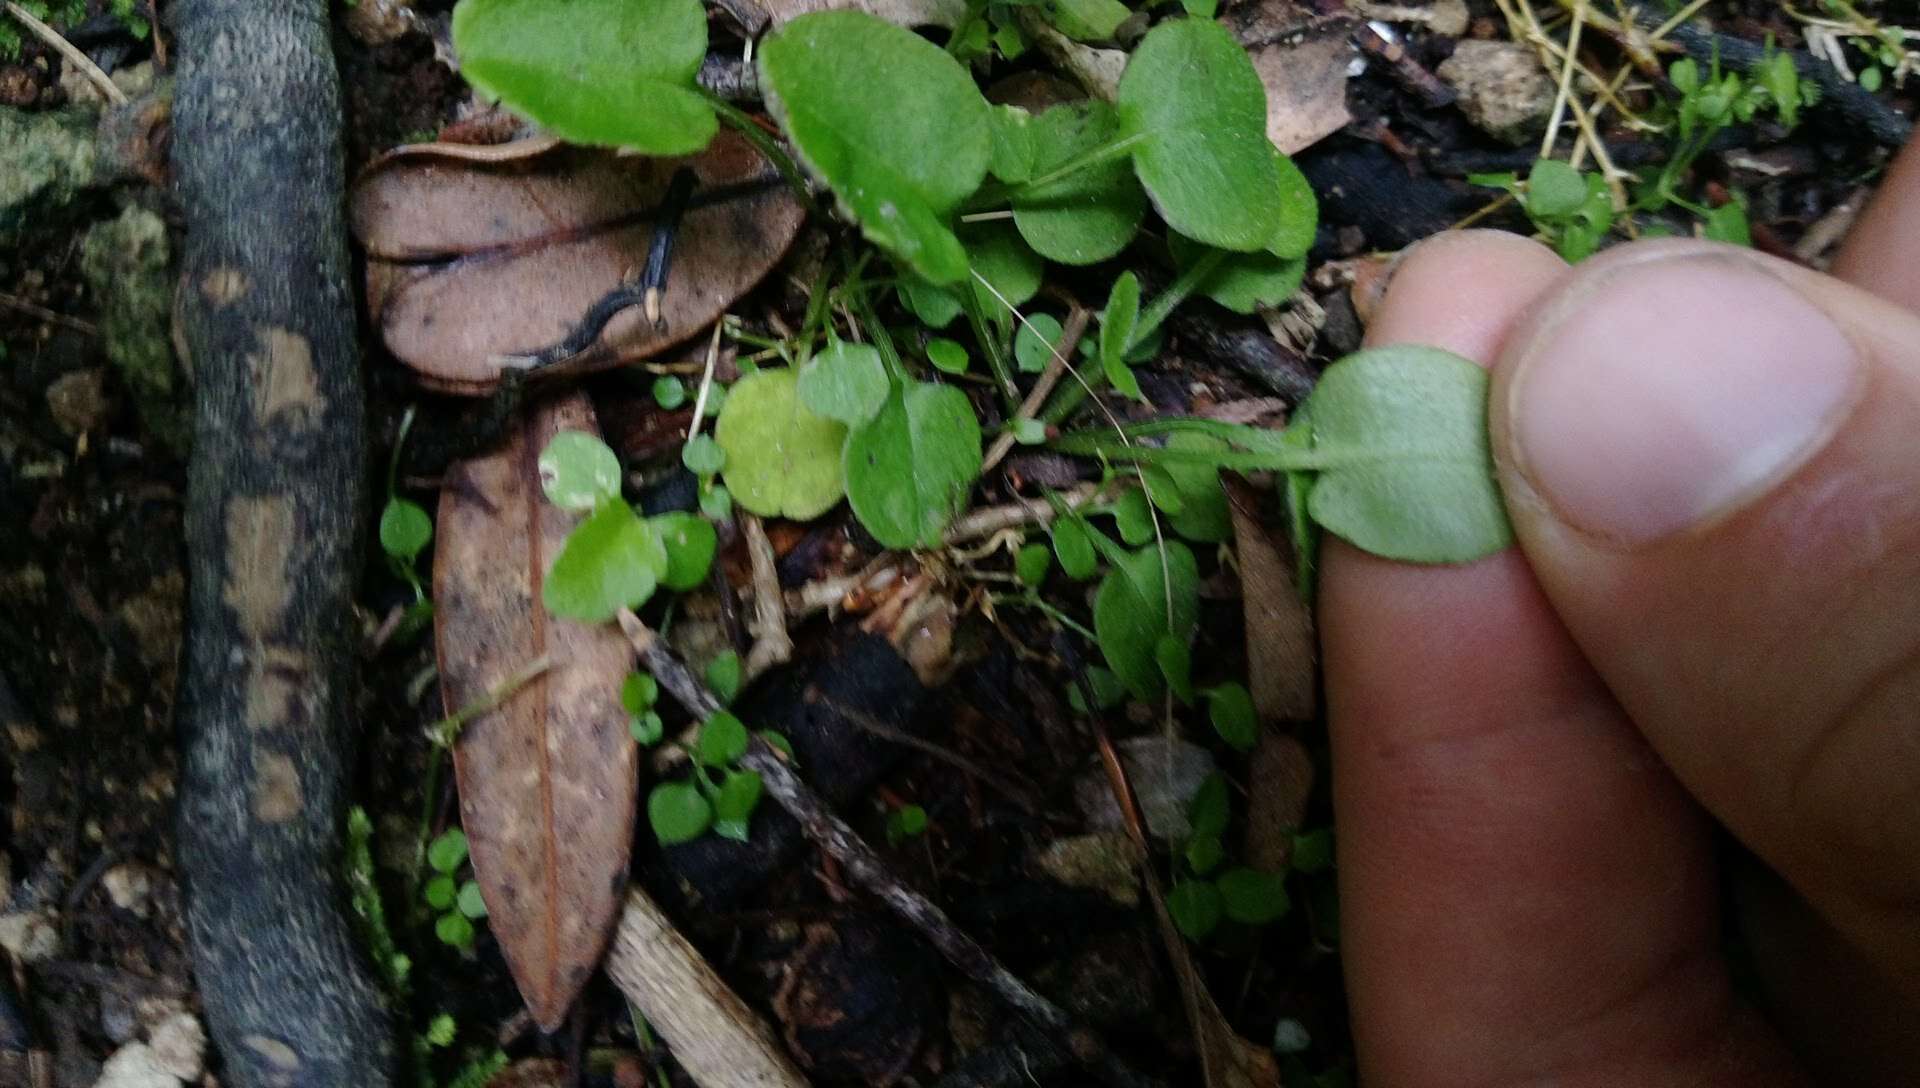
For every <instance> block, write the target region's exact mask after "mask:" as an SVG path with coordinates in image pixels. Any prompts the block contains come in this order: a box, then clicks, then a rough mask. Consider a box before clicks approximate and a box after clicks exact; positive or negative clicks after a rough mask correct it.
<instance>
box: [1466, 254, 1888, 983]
mask: <svg viewBox="0 0 1920 1088" xmlns="http://www.w3.org/2000/svg"><path fill="white" fill-rule="evenodd" d="M1493 398H1494V399H1493V428H1494V443H1495V449H1496V450H1497V451H1498V453H1497V456H1498V458H1499V460H1500V472H1501V477H1502V482H1503V484H1504V486H1505V488H1506V492H1507V496H1508V504H1509V507H1510V509H1511V512H1512V514H1513V519H1514V525H1515V530H1516V532H1517V534H1518V537H1519V540H1520V542H1521V546H1522V547H1523V548H1524V550H1525V552H1526V554H1527V557H1528V559H1529V561H1530V562H1531V563H1532V564H1533V567H1534V570H1535V571H1536V573H1537V574H1538V575H1539V579H1540V582H1541V584H1542V586H1543V587H1544V588H1545V590H1546V593H1547V595H1548V597H1549V599H1550V600H1551V602H1552V604H1553V606H1554V608H1555V610H1556V611H1557V612H1559V614H1560V615H1561V617H1562V619H1563V620H1564V621H1565V623H1566V625H1567V627H1568V629H1569V630H1570V631H1571V632H1572V634H1573V636H1574V638H1575V640H1576V641H1577V642H1578V643H1579V644H1580V646H1581V648H1582V649H1583V650H1584V651H1585V652H1586V654H1587V656H1588V657H1589V659H1590V660H1591V661H1592V663H1593V665H1594V667H1595V669H1596V670H1597V671H1598V672H1599V674H1600V676H1601V677H1602V678H1603V679H1604V680H1605V681H1606V683H1607V685H1608V687H1609V688H1611V689H1612V691H1613V693H1614V695H1615V696H1616V698H1618V699H1619V701H1620V703H1621V704H1622V706H1623V707H1624V708H1625V709H1626V710H1627V712H1628V714H1629V715H1630V716H1631V717H1632V718H1633V719H1634V721H1635V723H1636V724H1637V725H1638V726H1639V728H1640V729H1641V730H1642V731H1643V732H1644V733H1645V734H1646V736H1647V738H1648V740H1649V741H1650V742H1651V743H1652V744H1653V746H1654V747H1655V748H1656V749H1657V750H1658V751H1659V752H1660V753H1661V755H1662V756H1663V757H1664V758H1665V760H1666V761H1667V763H1668V764H1669V765H1671V766H1672V768H1673V769H1674V771H1675V773H1676V774H1677V775H1678V776H1679V778H1680V779H1681V781H1682V783H1683V784H1684V785H1685V786H1686V787H1687V788H1688V790H1690V791H1691V792H1692V793H1693V794H1694V795H1695V796H1696V797H1698V798H1699V799H1700V801H1701V802H1702V803H1703V804H1705V805H1706V807H1707V808H1708V809H1709V810H1711V811H1712V812H1713V813H1714V814H1715V815H1716V816H1717V817H1719V819H1720V820H1721V821H1722V822H1723V823H1725V824H1726V825H1727V826H1728V827H1729V828H1730V829H1731V830H1732V831H1733V832H1734V834H1735V835H1737V836H1738V837H1740V838H1741V839H1742V840H1743V841H1745V843H1746V844H1747V845H1748V846H1749V847H1750V848H1751V849H1753V851H1754V852H1755V853H1757V854H1758V855H1760V857H1762V858H1763V859H1765V860H1766V861H1767V862H1769V863H1770V864H1771V865H1772V866H1773V867H1774V868H1775V869H1777V870H1778V871H1779V872H1780V873H1781V874H1782V875H1783V876H1785V877H1786V878H1787V879H1788V880H1789V881H1790V882H1792V883H1793V884H1794V885H1795V886H1796V887H1797V888H1798V890H1799V891H1800V893H1801V894H1802V895H1803V896H1805V897H1806V899H1807V900H1808V901H1809V902H1810V903H1811V904H1812V905H1813V906H1814V907H1815V908H1816V909H1818V910H1820V911H1821V912H1822V913H1823V914H1824V915H1826V917H1827V918H1828V919H1829V920H1830V921H1831V922H1832V923H1833V925H1834V926H1835V927H1836V928H1837V929H1838V930H1839V931H1840V932H1841V933H1842V934H1843V935H1845V936H1846V937H1848V938H1849V939H1851V940H1852V941H1853V942H1854V943H1855V944H1857V945H1858V946H1859V947H1860V948H1861V950H1862V951H1863V952H1865V953H1866V954H1867V955H1868V956H1869V957H1870V958H1872V959H1873V960H1875V961H1877V962H1878V963H1880V964H1881V965H1883V967H1885V968H1886V969H1887V970H1888V971H1889V973H1890V974H1891V976H1892V977H1893V979H1894V980H1895V981H1896V982H1897V983H1898V984H1899V985H1900V986H1901V987H1902V988H1904V989H1906V990H1907V991H1908V992H1910V993H1915V994H1920V940H1916V934H1920V316H1915V315H1914V314H1911V313H1909V312H1907V311H1905V310H1901V309H1899V308H1897V307H1895V306H1893V305H1891V304H1889V303H1887V302H1884V301H1882V300H1880V299H1877V298H1875V297H1873V296H1871V295H1869V294H1867V293H1866V292H1864V291H1861V290H1859V289H1857V288H1853V287H1850V286H1847V285H1846V284H1843V283H1841V282H1839V281H1837V280H1833V279H1829V278H1827V277H1825V276H1821V275H1818V274H1815V273H1812V272H1807V271H1805V270H1803V269H1799V268H1796V267H1793V266H1791V265H1787V264H1785V263H1783V262H1779V261H1775V260H1771V259H1769V258H1765V257H1762V256H1759V255H1757V254H1754V253H1751V252H1748V251H1745V250H1736V249H1731V248H1727V247H1721V246H1715V245H1711V244H1708V243H1701V242H1693V241H1675V242H1658V243H1648V244H1644V245H1634V246H1627V247H1623V248H1621V249H1620V250H1617V251H1614V252H1612V253H1609V254H1607V255H1605V256H1603V257H1600V258H1597V259H1595V260H1593V261H1589V262H1587V263H1585V264H1583V265H1581V266H1580V267H1579V269H1578V270H1577V272H1576V274H1574V275H1573V276H1571V277H1569V279H1568V281H1567V282H1566V283H1565V284H1564V285H1562V286H1561V287H1559V288H1558V289H1556V291H1555V292H1554V294H1553V296H1552V297H1551V298H1550V299H1548V300H1547V301H1546V302H1545V303H1544V304H1543V305H1542V306H1541V307H1540V308H1539V309H1537V310H1536V311H1535V312H1534V316H1533V317H1532V318H1531V319H1530V320H1529V321H1528V322H1527V323H1526V324H1525V325H1524V326H1523V327H1522V328H1521V329H1520V330H1519V331H1518V332H1517V333H1516V335H1515V336H1514V337H1513V338H1512V339H1510V340H1509V341H1508V347H1507V349H1506V351H1505V352H1504V353H1503V356H1502V359H1501V361H1500V364H1499V366H1498V367H1497V368H1496V376H1495V387H1494V393H1493Z"/></svg>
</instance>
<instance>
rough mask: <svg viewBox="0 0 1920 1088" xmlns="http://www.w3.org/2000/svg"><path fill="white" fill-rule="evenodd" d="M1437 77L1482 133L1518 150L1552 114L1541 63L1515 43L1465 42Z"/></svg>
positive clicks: (1547, 81)
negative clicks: (1451, 89)
mask: <svg viewBox="0 0 1920 1088" xmlns="http://www.w3.org/2000/svg"><path fill="white" fill-rule="evenodd" d="M1437 73H1438V75H1439V76H1440V78H1441V79H1443V80H1445V81H1446V83H1447V85H1448V86H1450V87H1452V88H1453V89H1454V90H1456V91H1459V92H1460V111H1461V112H1462V113H1465V114H1466V115H1467V120H1469V121H1472V122H1473V123H1474V125H1475V126H1477V127H1478V128H1480V129H1481V131H1483V132H1485V133H1487V134H1488V135H1490V136H1492V137H1494V138H1495V139H1498V140H1504V141H1506V142H1507V143H1510V144H1514V145H1516V146H1517V145H1519V144H1523V143H1525V142H1526V141H1527V140H1528V139H1529V138H1531V137H1532V136H1534V135H1535V134H1537V133H1538V132H1539V131H1540V129H1541V127H1542V125H1543V124H1544V123H1545V122H1546V119H1547V115H1548V114H1549V113H1551V112H1552V111H1553V99H1554V85H1553V79H1552V77H1550V76H1548V74H1547V70H1546V69H1545V68H1543V67H1541V66H1540V58H1539V56H1538V55H1537V54H1535V53H1534V51H1533V49H1532V48H1531V47H1529V46H1525V45H1521V44H1519V43H1517V42H1479V41H1464V42H1461V43H1460V44H1459V45H1458V46H1456V47H1455V48H1454V51H1453V56H1451V57H1449V58H1447V61H1446V63H1444V64H1442V65H1440V67H1439V68H1438V69H1437Z"/></svg>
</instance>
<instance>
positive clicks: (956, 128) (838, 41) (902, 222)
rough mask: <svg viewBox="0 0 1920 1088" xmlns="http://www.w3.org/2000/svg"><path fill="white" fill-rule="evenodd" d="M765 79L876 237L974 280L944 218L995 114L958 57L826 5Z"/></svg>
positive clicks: (979, 172)
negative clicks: (968, 274)
mask: <svg viewBox="0 0 1920 1088" xmlns="http://www.w3.org/2000/svg"><path fill="white" fill-rule="evenodd" d="M569 21H571V20H569ZM760 85H761V87H762V88H764V90H765V93H766V96H767V105H768V106H769V107H770V108H771V109H772V110H773V112H774V115H775V116H776V117H778V118H779V119H780V122H781V127H782V128H784V129H785V130H786V132H787V135H788V136H789V137H790V138H791V139H792V140H793V143H794V146H795V148H796V149H797V150H798V151H799V152H800V155H801V157H802V158H803V159H804V160H805V161H806V163H807V165H808V166H809V167H810V168H811V169H812V170H813V171H814V172H815V173H817V174H819V175H820V176H821V177H822V178H823V179H825V180H826V182H827V184H828V185H829V186H830V187H831V188H832V189H833V192H834V195H835V196H837V197H839V198H840V202H841V204H842V205H843V206H844V207H845V208H846V209H847V210H848V211H849V212H850V213H851V214H852V216H853V218H854V219H855V220H857V221H858V222H859V224H860V228H861V231H862V232H863V233H864V234H865V235H866V236H867V238H868V239H870V240H871V241H873V242H874V243H875V244H876V245H878V246H880V247H881V248H883V249H886V250H887V251H889V252H890V253H892V254H894V255H895V256H896V257H899V258H900V259H901V260H903V261H905V262H906V263H908V264H909V265H911V266H913V268H914V270H915V271H916V272H918V273H919V274H920V275H921V276H923V277H924V278H926V279H927V280H928V281H930V282H933V283H936V284H945V283H955V282H957V281H959V280H961V279H963V278H965V276H966V273H967V258H966V254H965V253H964V252H963V251H962V250H961V248H960V242H959V240H958V239H957V238H955V237H954V235H953V232H952V230H951V229H949V227H948V225H947V218H948V216H949V215H950V214H951V213H952V212H953V210H954V208H955V207H956V206H958V205H959V203H960V202H961V201H962V200H964V199H966V198H967V197H968V196H970V195H972V194H973V191H974V190H975V189H977V188H979V187H980V182H981V180H982V179H983V178H985V176H986V172H987V163H988V161H989V159H990V157H991V154H992V135H991V118H992V111H991V110H990V109H989V108H988V106H987V101H986V99H984V98H982V97H981V96H980V91H979V89H978V88H976V87H975V86H974V83H973V78H972V77H971V76H970V75H968V74H967V70H966V69H965V68H963V67H961V65H960V63H959V62H958V61H956V60H954V59H953V58H952V57H951V56H949V55H948V54H947V53H946V52H945V51H944V50H942V49H941V48H940V47H939V46H936V45H934V44H933V43H932V42H929V41H927V40H926V39H925V38H922V37H920V36H919V35H918V34H915V33H913V32H912V31H910V30H905V29H902V28H900V27H897V26H892V25H890V24H888V23H885V22H882V21H881V20H879V19H877V18H875V17H873V16H871V15H867V14H864V13H862V12H855V11H827V12H817V13H813V14H808V15H802V16H800V17H799V18H797V19H794V20H793V21H791V22H789V23H787V25H786V26H784V27H782V28H780V29H779V30H776V31H774V32H773V33H772V34H771V35H769V36H768V37H767V38H766V39H765V40H764V42H763V43H762V45H761V47H760ZM736 490H737V489H736ZM741 501H742V502H743V503H745V502H746V500H745V499H742V500H741ZM748 509H752V506H751V505H750V504H749V505H748Z"/></svg>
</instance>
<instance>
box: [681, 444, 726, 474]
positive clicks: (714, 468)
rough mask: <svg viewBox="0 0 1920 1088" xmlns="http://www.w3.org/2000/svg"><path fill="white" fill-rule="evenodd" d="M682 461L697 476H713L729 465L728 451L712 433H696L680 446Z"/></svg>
mask: <svg viewBox="0 0 1920 1088" xmlns="http://www.w3.org/2000/svg"><path fill="white" fill-rule="evenodd" d="M680 463H681V464H683V465H685V466H686V467H687V471H688V472H691V473H693V474H694V475H695V476H701V477H706V476H712V475H713V474H715V473H717V472H719V471H720V470H721V469H723V468H726V467H727V451H726V450H723V449H721V448H720V443H718V442H716V441H714V439H713V436H712V435H710V434H696V435H694V436H693V437H692V438H689V439H687V444H686V445H685V446H682V447H681V448H680Z"/></svg>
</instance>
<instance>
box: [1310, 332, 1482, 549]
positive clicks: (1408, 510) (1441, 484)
mask: <svg viewBox="0 0 1920 1088" xmlns="http://www.w3.org/2000/svg"><path fill="white" fill-rule="evenodd" d="M1307 403H1308V404H1309V405H1310V406H1311V410H1312V417H1311V419H1312V424H1311V425H1312V428H1313V447H1312V452H1313V459H1314V462H1315V467H1316V468H1318V469H1319V474H1318V477H1317V478H1316V479H1315V480H1314V482H1313V489H1312V491H1311V492H1310V493H1309V494H1308V495H1307V509H1308V510H1309V511H1310V512H1311V513H1312V515H1313V520H1315V521H1317V522H1319V523H1320V524H1321V525H1323V526H1325V527H1326V528H1327V529H1328V530H1330V531H1332V532H1333V533H1336V534H1338V535H1339V536H1341V537H1344V538H1345V539H1347V540H1349V541H1351V542H1353V543H1354V544H1357V545H1359V546H1360V547H1362V548H1365V549H1366V550H1368V551H1370V552H1373V553H1374V554H1375V555H1383V556H1386V557H1387V558H1389V559H1404V560H1410V561H1413V562H1418V563H1464V562H1467V561H1469V560H1473V559H1478V558H1480V557H1481V556H1483V555H1488V554H1490V553H1492V552H1496V551H1499V550H1500V549H1501V548H1504V547H1506V546H1507V545H1508V544H1509V543H1511V542H1512V540H1513V530H1512V527H1511V526H1510V525H1509V524H1508V523H1507V512H1506V507H1505V506H1504V505H1503V504H1502V502H1501V499H1500V488H1499V484H1498V483H1497V482H1496V481H1495V477H1494V471H1493V458H1492V455H1491V454H1490V453H1489V452H1488V448H1487V372H1486V371H1485V370H1482V369H1481V368H1480V367H1478V366H1476V365H1475V364H1474V363H1472V362H1471V361H1469V360H1466V359H1462V358H1461V357H1459V356H1458V355H1454V354H1453V353H1451V352H1447V351H1441V350H1439V349H1437V348H1428V347H1417V346H1411V345H1408V346H1401V347H1391V348H1372V349H1369V350H1367V351H1362V352H1358V353H1356V354H1353V355H1349V356H1347V357H1346V358H1345V359H1342V360H1341V361H1339V362H1338V363H1335V364H1334V365H1333V366H1330V367H1328V368H1327V371H1326V373H1325V374H1323V375H1322V376H1321V378H1320V384H1319V385H1317V386H1315V387H1314V390H1313V395H1312V396H1311V397H1310V398H1309V399H1308V402H1307ZM1295 425H1296V426H1298V424H1297V423H1296V424H1295Z"/></svg>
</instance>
